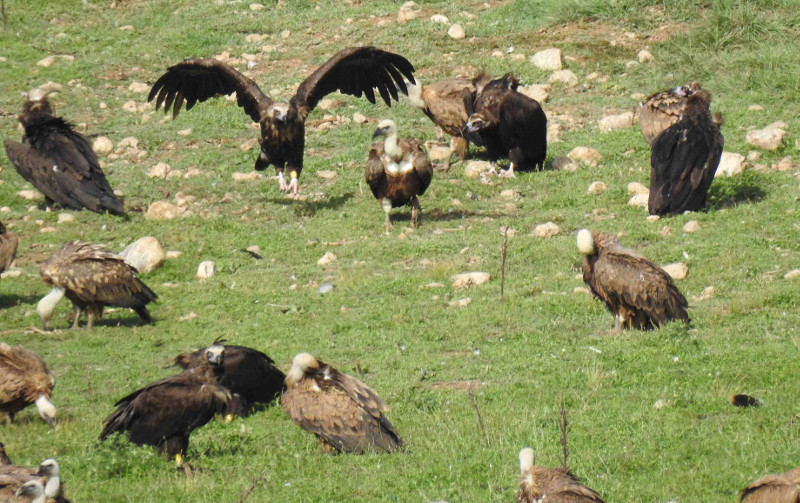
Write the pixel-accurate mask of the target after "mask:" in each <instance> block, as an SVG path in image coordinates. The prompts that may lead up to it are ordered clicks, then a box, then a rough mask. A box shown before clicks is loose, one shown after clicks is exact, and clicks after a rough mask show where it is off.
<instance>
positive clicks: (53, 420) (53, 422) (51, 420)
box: [44, 417, 58, 428]
mask: <svg viewBox="0 0 800 503" xmlns="http://www.w3.org/2000/svg"><path fill="white" fill-rule="evenodd" d="M44 420H45V422H46V423H47V424H48V425H49V426H50V427H51V428H55V427H56V424H57V423H58V420H57V419H56V418H54V417H45V418H44Z"/></svg>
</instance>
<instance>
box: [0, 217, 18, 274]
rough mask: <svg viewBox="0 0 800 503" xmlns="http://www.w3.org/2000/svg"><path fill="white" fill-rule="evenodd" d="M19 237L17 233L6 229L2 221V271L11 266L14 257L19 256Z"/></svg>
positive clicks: (0, 241) (0, 242) (0, 261)
mask: <svg viewBox="0 0 800 503" xmlns="http://www.w3.org/2000/svg"><path fill="white" fill-rule="evenodd" d="M18 245H19V237H17V235H16V233H14V232H11V231H9V230H7V229H6V227H5V225H3V222H0V273H2V272H3V271H5V270H6V269H8V268H9V267H11V263H12V262H14V257H16V256H17V246H18Z"/></svg>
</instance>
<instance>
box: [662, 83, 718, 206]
mask: <svg viewBox="0 0 800 503" xmlns="http://www.w3.org/2000/svg"><path fill="white" fill-rule="evenodd" d="M710 102H711V95H710V94H709V93H708V91H706V90H703V89H701V90H699V91H697V92H694V93H692V94H691V95H690V96H689V97H688V98H687V100H686V109H685V110H684V112H683V116H682V118H681V119H680V120H679V121H678V122H676V123H675V124H673V125H672V126H670V127H668V128H667V129H665V130H664V131H663V132H662V133H661V134H660V135H658V137H657V138H656V140H655V142H653V151H652V153H651V155H650V199H649V201H648V210H649V212H650V214H651V215H674V214H678V213H683V212H684V211H696V210H699V209H700V208H702V207H703V206H705V204H706V199H707V198H708V189H709V188H710V187H711V182H712V181H713V180H714V174H715V173H716V172H717V167H718V166H719V160H720V158H721V157H722V147H723V145H724V143H725V142H724V139H723V138H722V134H721V133H720V131H719V123H720V122H721V119H717V121H716V122H715V121H714V120H712V118H711V114H709V112H708V106H709V103H710Z"/></svg>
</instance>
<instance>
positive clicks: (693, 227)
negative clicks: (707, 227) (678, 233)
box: [683, 220, 700, 233]
mask: <svg viewBox="0 0 800 503" xmlns="http://www.w3.org/2000/svg"><path fill="white" fill-rule="evenodd" d="M699 230H700V224H698V223H697V220H689V221H688V222H686V223H685V224H683V232H688V233H692V232H697V231H699Z"/></svg>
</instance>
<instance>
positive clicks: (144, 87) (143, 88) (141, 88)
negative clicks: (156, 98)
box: [128, 82, 150, 93]
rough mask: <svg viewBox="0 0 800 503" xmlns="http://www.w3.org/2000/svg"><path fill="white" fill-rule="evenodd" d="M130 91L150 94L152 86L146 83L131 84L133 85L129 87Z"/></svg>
mask: <svg viewBox="0 0 800 503" xmlns="http://www.w3.org/2000/svg"><path fill="white" fill-rule="evenodd" d="M128 91H133V92H134V93H147V92H150V85H148V84H145V83H144V82H131V85H129V86H128Z"/></svg>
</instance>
